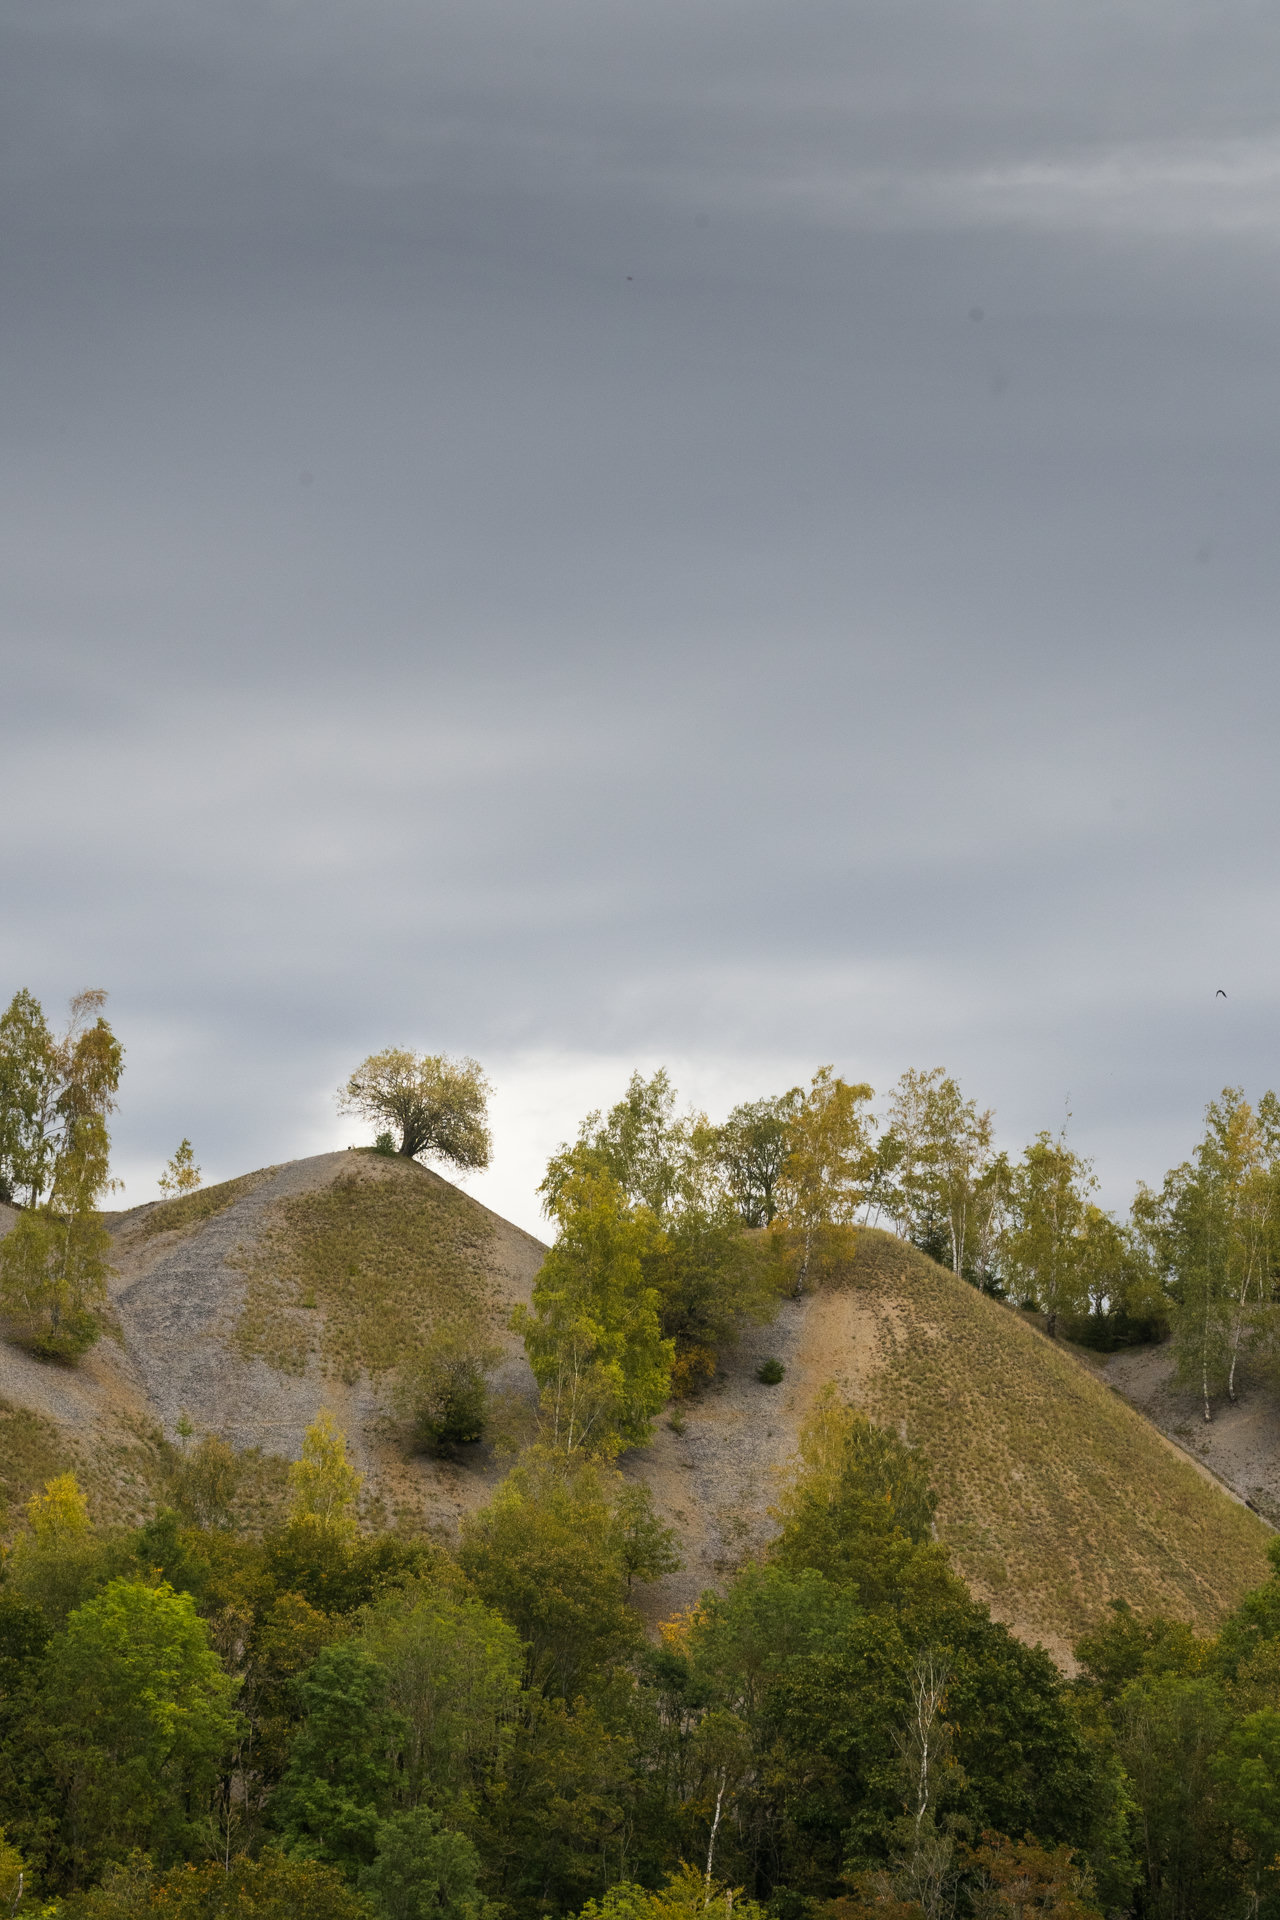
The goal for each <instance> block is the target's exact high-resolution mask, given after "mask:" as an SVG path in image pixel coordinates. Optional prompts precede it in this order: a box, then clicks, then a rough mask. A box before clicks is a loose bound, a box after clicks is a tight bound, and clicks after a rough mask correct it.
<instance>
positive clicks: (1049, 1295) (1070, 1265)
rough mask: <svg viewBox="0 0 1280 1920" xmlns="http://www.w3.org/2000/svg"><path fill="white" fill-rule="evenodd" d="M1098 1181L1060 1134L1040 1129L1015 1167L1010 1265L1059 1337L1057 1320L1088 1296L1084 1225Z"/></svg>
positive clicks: (1050, 1329) (1053, 1336)
mask: <svg viewBox="0 0 1280 1920" xmlns="http://www.w3.org/2000/svg"><path fill="white" fill-rule="evenodd" d="M1095 1185H1096V1182H1095V1181H1094V1178H1093V1173H1092V1170H1091V1168H1090V1165H1089V1162H1088V1161H1086V1160H1083V1159H1081V1157H1080V1155H1079V1154H1077V1153H1073V1152H1072V1151H1071V1149H1070V1148H1069V1147H1068V1146H1067V1143H1066V1140H1065V1138H1064V1137H1063V1136H1062V1135H1061V1134H1059V1135H1058V1137H1057V1138H1056V1139H1055V1138H1054V1137H1053V1136H1052V1135H1051V1134H1050V1133H1048V1132H1047V1131H1046V1132H1042V1133H1038V1134H1037V1135H1036V1137H1035V1139H1034V1140H1033V1141H1032V1142H1031V1144H1030V1146H1029V1147H1027V1148H1026V1150H1025V1152H1024V1153H1023V1156H1022V1159H1021V1160H1020V1161H1019V1162H1018V1164H1017V1165H1016V1166H1015V1167H1014V1169H1013V1177H1012V1182H1011V1195H1010V1198H1011V1210H1012V1216H1013V1224H1012V1226H1011V1228H1010V1230H1009V1231H1008V1233H1007V1234H1006V1237H1005V1250H1006V1255H1007V1258H1008V1261H1009V1265H1010V1269H1011V1271H1012V1273H1013V1275H1014V1277H1015V1279H1016V1281H1017V1283H1018V1285H1019V1286H1020V1287H1021V1288H1022V1290H1023V1293H1024V1295H1025V1296H1027V1297H1029V1298H1031V1299H1032V1300H1034V1301H1035V1304H1036V1305H1037V1306H1038V1307H1039V1308H1040V1310H1041V1312H1042V1313H1043V1314H1044V1316H1045V1330H1046V1332H1047V1333H1048V1335H1049V1337H1050V1339H1056V1338H1057V1334H1058V1320H1059V1318H1060V1317H1061V1316H1062V1315H1063V1314H1065V1313H1074V1312H1077V1311H1078V1310H1079V1309H1080V1307H1081V1306H1082V1305H1083V1304H1084V1301H1085V1300H1086V1299H1087V1297H1088V1296H1087V1291H1086V1288H1085V1281H1084V1261H1083V1253H1084V1244H1083V1241H1082V1238H1081V1228H1082V1226H1083V1224H1084V1214H1085V1205H1086V1199H1087V1195H1088V1193H1089V1192H1090V1190H1091V1189H1092V1188H1093V1187H1094V1186H1095Z"/></svg>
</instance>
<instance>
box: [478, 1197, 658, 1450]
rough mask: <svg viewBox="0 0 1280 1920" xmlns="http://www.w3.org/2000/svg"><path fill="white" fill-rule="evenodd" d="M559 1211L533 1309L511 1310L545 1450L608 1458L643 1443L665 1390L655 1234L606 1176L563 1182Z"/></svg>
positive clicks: (652, 1223)
mask: <svg viewBox="0 0 1280 1920" xmlns="http://www.w3.org/2000/svg"><path fill="white" fill-rule="evenodd" d="M555 1205H556V1210H557V1218H558V1221H559V1226H560V1232H559V1234H558V1236H557V1239H556V1243H555V1245H554V1246H553V1247H552V1249H551V1251H550V1252H549V1253H548V1255H547V1257H546V1259H545V1260H544V1261H543V1263H542V1266H541V1267H540V1268H539V1270H538V1274H537V1278H536V1279H535V1280H534V1283H533V1304H532V1307H531V1309H528V1310H525V1309H523V1308H517V1310H516V1312H515V1313H514V1314H513V1315H512V1320H511V1324H512V1326H513V1328H514V1329H515V1330H516V1332H517V1333H521V1334H523V1336H524V1343H525V1351H526V1352H527V1354H528V1356H529V1364H530V1366H531V1367H532V1368H533V1373H534V1378H535V1379H536V1380H537V1382H538V1386H539V1388H540V1389H541V1395H542V1416H543V1423H544V1428H545V1431H546V1434H547V1437H548V1439H549V1440H550V1442H551V1444H552V1445H553V1446H555V1447H558V1448H560V1449H561V1450H562V1451H563V1452H564V1453H565V1454H566V1455H567V1456H569V1457H570V1458H572V1457H573V1456H575V1455H578V1454H582V1455H585V1456H594V1457H599V1458H604V1459H610V1458H612V1457H613V1456H614V1455H615V1454H616V1453H618V1452H620V1451H621V1449H622V1448H624V1447H628V1446H641V1445H643V1444H644V1442H645V1441H646V1440H647V1439H648V1438H649V1435H650V1433H651V1431H652V1426H653V1418H654V1415H655V1414H656V1413H657V1412H658V1409H659V1408H660V1407H661V1406H662V1404H663V1402H664V1401H665V1400H666V1398H667V1395H668V1393H669V1391H670V1385H671V1368H672V1364H673V1360H674V1346H673V1343H672V1342H671V1341H670V1340H664V1339H663V1337H662V1330H661V1323H660V1321H659V1317H658V1305H659V1302H658V1293H657V1289H656V1288H655V1287H654V1286H653V1285H651V1284H649V1283H648V1276H647V1274H646V1265H645V1262H646V1256H647V1255H649V1254H651V1253H652V1252H653V1251H654V1249H655V1245H656V1241H657V1236H658V1233H659V1228H658V1225H657V1222H656V1220H655V1218H654V1216H653V1215H652V1213H650V1212H649V1211H647V1210H646V1209H640V1210H636V1209H633V1208H632V1207H630V1206H629V1205H628V1204H627V1199H626V1195H625V1192H624V1190H623V1188H622V1187H621V1186H620V1185H619V1183H618V1182H617V1181H616V1180H614V1179H612V1178H610V1177H609V1176H607V1175H604V1174H583V1175H581V1176H575V1177H574V1178H572V1179H569V1180H566V1181H565V1183H564V1184H563V1185H562V1186H560V1187H559V1189H558V1192H557V1198H556V1201H555Z"/></svg>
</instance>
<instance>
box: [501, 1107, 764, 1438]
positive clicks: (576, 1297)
mask: <svg viewBox="0 0 1280 1920" xmlns="http://www.w3.org/2000/svg"><path fill="white" fill-rule="evenodd" d="M739 1117H740V1118H741V1116H739ZM757 1117H758V1116H757ZM735 1124H736V1123H735ZM743 1124H744V1125H746V1124H747V1123H746V1121H743ZM736 1137H737V1136H735V1138H736ZM744 1138H745V1136H744ZM788 1138H789V1136H788ZM739 1145H740V1146H741V1145H742V1142H741V1141H740V1142H739ZM726 1151H727V1149H725V1147H724V1140H723V1138H722V1132H721V1131H719V1130H717V1129H715V1128H713V1127H712V1126H711V1125H710V1124H709V1122H708V1121H707V1119H706V1117H705V1115H702V1114H696V1113H690V1114H687V1115H684V1116H680V1117H677V1115H676V1112H675V1091H674V1089H673V1087H672V1085H671V1082H670V1079H669V1077H668V1075H667V1074H666V1072H665V1071H663V1070H660V1071H659V1072H658V1073H656V1074H654V1075H653V1077H652V1078H651V1079H649V1080H645V1079H644V1078H643V1076H642V1075H640V1074H638V1073H637V1074H633V1075H632V1077H631V1082H630V1084H629V1086H628V1089H627V1093H626V1096H625V1097H624V1099H622V1100H621V1101H619V1102H618V1104H617V1105H616V1106H614V1107H613V1108H611V1109H610V1111H609V1113H608V1114H607V1115H605V1116H603V1117H602V1116H601V1115H600V1114H599V1113H592V1114H588V1116H587V1118H586V1119H585V1120H584V1121H583V1123H582V1127H581V1129H580V1131H579V1135H578V1139H577V1141H576V1142H575V1143H574V1144H573V1145H572V1146H563V1147H561V1148H560V1150H559V1152H558V1153H556V1154H554V1155H553V1156H552V1158H551V1161H550V1162H549V1164H548V1167H547V1175H546V1178H545V1180H544V1181H543V1183H542V1188H541V1192H542V1194H543V1196H544V1204H545V1207H546V1211H547V1212H548V1213H549V1214H550V1215H551V1216H552V1218H553V1219H554V1220H555V1221H556V1223H557V1226H558V1229H559V1232H558V1236H557V1240H556V1244H555V1247H554V1248H553V1249H552V1253H551V1256H550V1258H549V1259H548V1261H547V1262H546V1263H545V1264H544V1266H543V1269H542V1273H541V1274H540V1275H539V1279H538V1282H537V1284H536V1288H535V1294H534V1311H533V1314H532V1315H531V1316H530V1315H518V1316H517V1320H516V1324H517V1325H518V1326H519V1328H520V1330H521V1331H522V1332H523V1333H524V1335H525V1345H526V1349H527V1351H528V1353H529V1357H530V1361H531V1364H532V1365H533V1368H534V1372H535V1374H536V1375H537V1377H538V1380H539V1383H540V1385H542V1386H543V1389H544V1411H545V1415H546V1420H547V1425H548V1428H549V1431H550V1433H551V1435H552V1436H553V1437H554V1438H555V1440H556V1443H557V1444H559V1445H562V1446H565V1447H566V1449H567V1450H569V1451H572V1450H573V1449H575V1448H576V1447H578V1446H583V1445H585V1446H586V1447H587V1449H588V1451H593V1452H601V1453H604V1454H605V1455H609V1454H612V1453H616V1452H617V1451H618V1450H619V1449H620V1448H621V1447H624V1446H628V1445H637V1444H642V1443H643V1441H644V1440H645V1439H647V1437H648V1434H649V1429H650V1422H651V1420H652V1416H653V1414H654V1413H655V1412H656V1411H657V1409H658V1408H659V1407H660V1406H661V1404H662V1402H663V1400H665V1399H666V1397H667V1395H668V1393H670V1392H672V1391H674V1392H676V1393H678V1394H688V1393H691V1392H693V1391H695V1390H696V1389H697V1388H699V1387H701V1386H704V1385H706V1383H707V1382H708V1381H709V1380H711V1379H712V1378H713V1377H714V1375H715V1370H716V1359H717V1354H718V1352H719V1350H720V1348H721V1347H723V1346H725V1345H727V1344H729V1343H731V1342H732V1341H733V1340H734V1339H736V1337H737V1335H738V1333H739V1332H740V1330H741V1328H742V1327H743V1325H744V1324H747V1323H749V1322H753V1321H754V1322H757V1323H759V1322H764V1321H767V1320H770V1319H772V1317H773V1315H774V1313H775V1312H776V1310H777V1296H778V1291H779V1288H778V1275H777V1272H776V1266H777V1262H776V1257H775V1255H776V1250H775V1248H774V1247H772V1246H769V1245H765V1244H762V1243H760V1242H759V1241H758V1240H757V1239H753V1238H748V1237H747V1236H746V1235H745V1234H744V1233H743V1222H742V1214H741V1199H740V1196H738V1197H736V1198H735V1194H734V1192H733V1191H731V1190H730V1188H729V1187H728V1186H727V1185H726V1178H727V1174H726V1169H727V1168H728V1167H729V1165H730V1161H729V1160H726V1158H725V1153H726ZM743 1151H744V1152H745V1151H746V1149H745V1147H744V1148H743ZM730 1159H732V1155H730ZM733 1164H735V1165H737V1162H736V1161H735V1162H734V1163H733ZM752 1164H754V1163H752ZM744 1166H745V1162H744V1163H743V1166H740V1167H739V1172H740V1173H742V1174H743V1177H744V1178H745V1177H747V1176H746V1173H745V1172H743V1167H744ZM758 1173H759V1169H758V1168H757V1169H756V1174H753V1175H752V1176H751V1177H753V1178H755V1177H756V1175H757V1174H758ZM770 1191H772V1188H771V1189H770ZM769 1204H770V1208H772V1201H770V1203H769Z"/></svg>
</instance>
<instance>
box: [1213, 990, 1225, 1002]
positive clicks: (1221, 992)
mask: <svg viewBox="0 0 1280 1920" xmlns="http://www.w3.org/2000/svg"><path fill="white" fill-rule="evenodd" d="M1213 997H1214V999H1215V1000H1225V999H1226V997H1227V990H1226V988H1225V987H1219V988H1218V991H1217V992H1216V993H1215V994H1214V996H1213Z"/></svg>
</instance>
